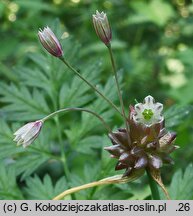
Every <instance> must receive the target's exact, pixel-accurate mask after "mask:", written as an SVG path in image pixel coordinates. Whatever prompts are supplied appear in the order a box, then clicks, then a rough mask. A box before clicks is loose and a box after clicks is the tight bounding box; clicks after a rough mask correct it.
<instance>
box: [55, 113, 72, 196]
mask: <svg viewBox="0 0 193 216" xmlns="http://www.w3.org/2000/svg"><path fill="white" fill-rule="evenodd" d="M55 122H56V126H57V132H58V140H59V143H60V150H61V160H62V163H63V167H64V173H65V176H66V179H67V184H68V188H69V189H70V188H71V186H72V185H71V184H70V182H71V178H70V171H69V169H68V166H67V160H66V155H65V151H64V146H63V142H62V134H61V128H60V123H59V118H58V116H57V117H56V118H55ZM72 199H73V200H75V199H76V197H75V194H72Z"/></svg>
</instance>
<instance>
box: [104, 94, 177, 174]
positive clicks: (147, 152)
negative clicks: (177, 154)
mask: <svg viewBox="0 0 193 216" xmlns="http://www.w3.org/2000/svg"><path fill="white" fill-rule="evenodd" d="M162 109H163V105H162V104H160V103H155V101H154V98H153V97H152V96H147V97H146V98H145V100H144V103H138V104H136V105H135V107H132V106H131V111H130V118H129V120H128V121H129V128H130V130H129V134H127V130H126V129H125V128H120V129H118V130H117V131H115V132H112V133H110V134H109V138H110V139H111V142H112V143H113V146H109V147H105V150H107V151H108V152H109V153H110V154H111V156H112V157H113V158H117V159H118V163H117V164H116V167H115V170H121V169H126V171H125V173H124V176H132V175H139V174H141V173H142V171H144V170H145V169H148V170H155V171H156V170H159V169H160V168H161V167H162V165H163V164H164V163H169V164H172V163H173V160H172V159H171V158H170V156H169V154H170V153H171V152H173V151H174V150H175V149H176V148H177V146H175V145H173V143H174V140H175V138H176V133H174V132H168V131H167V130H166V128H165V126H164V117H163V116H162V115H161V111H162ZM140 170H141V172H139V171H140Z"/></svg>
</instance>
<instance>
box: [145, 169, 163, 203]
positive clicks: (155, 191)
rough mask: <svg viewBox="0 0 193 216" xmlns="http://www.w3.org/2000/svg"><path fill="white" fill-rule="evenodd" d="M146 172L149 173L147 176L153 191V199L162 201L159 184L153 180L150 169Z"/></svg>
mask: <svg viewBox="0 0 193 216" xmlns="http://www.w3.org/2000/svg"><path fill="white" fill-rule="evenodd" d="M146 172H147V176H148V180H149V186H150V189H151V195H152V199H153V200H160V194H159V190H158V187H157V183H156V182H155V181H154V179H153V178H152V176H151V174H150V172H149V170H148V169H146Z"/></svg>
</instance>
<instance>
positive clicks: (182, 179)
mask: <svg viewBox="0 0 193 216" xmlns="http://www.w3.org/2000/svg"><path fill="white" fill-rule="evenodd" d="M192 179H193V166H192V164H190V165H189V166H188V167H187V168H186V170H185V171H184V173H183V172H182V170H178V171H177V172H176V173H175V174H174V176H173V178H172V182H171V184H170V186H169V194H170V196H171V198H172V199H174V200H192V199H193V183H192Z"/></svg>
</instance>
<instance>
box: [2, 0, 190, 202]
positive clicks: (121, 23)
mask: <svg viewBox="0 0 193 216" xmlns="http://www.w3.org/2000/svg"><path fill="white" fill-rule="evenodd" d="M96 10H99V11H101V10H104V11H105V12H106V13H107V15H108V18H109V21H110V23H111V27H112V31H113V41H112V47H113V50H114V55H115V58H116V64H117V67H118V68H119V77H120V82H121V83H122V91H123V97H124V104H125V108H126V110H127V112H128V106H129V105H130V104H134V99H137V100H138V101H141V100H142V99H143V98H144V97H145V96H147V95H148V94H151V95H152V96H154V97H155V98H156V100H157V101H160V102H162V103H163V104H164V105H165V118H166V125H167V127H168V128H169V129H170V130H174V131H176V132H177V134H178V137H177V140H176V143H177V144H178V145H179V146H180V149H179V150H177V151H176V152H175V153H174V154H173V158H174V161H175V165H174V166H168V167H163V168H162V175H163V180H164V182H165V183H166V185H170V186H168V187H169V188H170V192H171V195H172V196H173V197H172V198H174V199H180V198H181V199H192V198H193V197H191V193H189V192H190V191H189V190H191V191H193V188H192V186H190V185H191V184H192V182H191V181H190V178H191V176H188V173H189V172H191V171H190V170H192V166H190V165H189V166H188V164H190V163H191V162H193V160H192V158H193V126H192V125H193V124H192V118H193V112H192V108H193V93H192V92H193V69H192V68H193V61H192V56H193V45H192V37H193V4H192V1H185V0H172V1H167V0H138V1H135V0H119V1H116V0H111V1H110V0H106V1H102V0H33V1H31V0H13V1H12V0H1V2H0V27H1V28H0V36H1V42H0V44H1V49H0V79H1V81H0V117H1V118H0V159H1V166H0V174H1V175H0V180H1V181H0V198H1V199H51V198H52V197H53V196H55V195H57V194H58V193H60V192H62V191H63V190H65V189H67V188H69V187H72V186H76V185H80V184H84V183H87V182H90V181H95V180H99V179H101V178H104V177H108V176H110V175H114V174H117V172H115V171H114V165H115V163H116V162H115V161H114V160H113V159H110V158H109V154H108V153H107V152H104V150H103V147H104V146H108V145H110V141H109V140H108V138H107V136H106V131H104V130H103V128H102V127H100V124H99V122H98V121H97V120H95V119H94V118H93V117H91V116H89V114H80V113H78V114H77V113H74V112H73V113H68V114H65V115H63V116H60V117H57V118H55V119H54V120H51V121H50V122H47V123H46V125H45V126H44V128H43V130H42V133H41V135H40V137H39V138H38V139H37V141H36V142H35V143H34V144H33V145H32V146H30V147H29V148H27V149H23V148H22V147H16V145H15V143H13V141H12V139H13V135H12V134H13V131H15V130H16V129H17V128H18V127H20V126H21V125H22V124H23V123H25V122H28V121H32V120H36V119H38V118H41V117H44V116H45V115H47V114H49V113H50V112H53V111H55V110H56V109H59V108H64V107H69V106H77V107H78V106H79V107H85V106H86V107H89V108H90V109H92V110H95V111H97V112H98V113H99V114H101V115H102V116H103V117H104V119H105V120H106V121H107V122H108V123H109V124H110V125H111V127H112V128H117V127H120V126H122V124H123V122H122V121H121V119H120V118H119V116H117V114H116V113H114V110H112V109H110V108H109V107H108V104H106V103H105V102H104V101H103V100H102V99H100V98H97V95H95V94H94V93H92V92H91V91H90V89H89V88H88V87H87V86H86V85H85V84H83V83H82V82H81V81H80V80H79V79H78V78H77V77H74V76H73V75H72V74H71V72H70V71H69V70H68V69H67V68H65V67H64V66H63V65H62V64H61V62H59V61H58V60H57V59H54V58H53V57H51V56H50V55H49V54H47V53H45V52H44V51H43V49H42V46H41V45H40V43H39V42H38V39H37V31H38V29H39V28H43V27H44V26H47V25H48V26H50V27H51V28H52V30H53V31H54V32H55V33H56V35H57V36H58V37H59V38H60V39H61V42H62V44H63V48H64V55H65V57H66V58H67V59H68V60H69V61H70V62H71V63H72V64H73V65H74V66H75V67H76V68H77V69H79V70H80V72H81V73H82V74H83V75H84V76H85V77H87V78H88V79H89V80H90V81H91V82H92V83H93V84H95V85H98V87H99V88H100V89H101V91H103V92H104V94H105V95H107V96H108V97H109V98H110V99H112V100H113V101H114V102H115V103H116V104H117V105H118V100H117V93H116V88H115V85H114V82H113V77H112V69H111V65H110V60H109V58H108V53H107V50H106V48H105V46H104V45H103V44H102V43H101V41H100V40H99V39H98V38H97V36H96V35H95V32H94V29H93V26H92V14H93V13H95V11H96ZM59 125H60V126H59ZM60 135H61V136H62V146H63V148H64V149H65V154H66V156H67V161H66V162H65V163H66V164H67V166H68V167H69V171H70V179H67V178H66V176H65V175H64V171H63V163H64V161H63V160H62V159H61V157H60V148H61V146H60V144H59V136H60ZM186 167H188V168H187V170H186V172H185V174H184V176H182V172H181V169H184V170H185V168H186ZM6 169H7V170H8V171H6ZM177 170H178V171H177ZM176 171H177V172H176ZM175 172H176V173H175ZM120 173H121V172H120ZM174 173H175V175H174ZM173 176H174V178H173ZM172 178H173V180H172ZM10 179H11V180H12V181H10ZM8 181H9V184H7V183H8ZM183 181H184V182H186V185H187V186H188V185H189V188H190V189H189V190H188V189H186V190H185V189H184V187H185V185H184V186H183V185H182V187H180V188H179V192H176V193H174V191H173V190H172V188H176V185H179V184H183ZM141 182H143V184H142V183H141ZM176 182H177V183H176ZM146 183H147V179H146V178H145V176H144V177H142V178H140V179H139V180H138V181H135V182H133V183H129V184H126V185H112V186H106V187H102V188H97V189H89V190H86V191H82V192H79V193H77V194H76V195H75V196H76V198H77V199H147V198H149V195H150V191H149V188H148V186H147V184H146ZM181 189H183V190H182V191H181ZM36 190H37V191H36ZM183 191H187V193H189V194H190V195H187V196H186V194H185V192H184V194H183ZM179 194H183V195H184V196H181V197H179V196H178V195H179ZM70 198H71V197H70Z"/></svg>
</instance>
